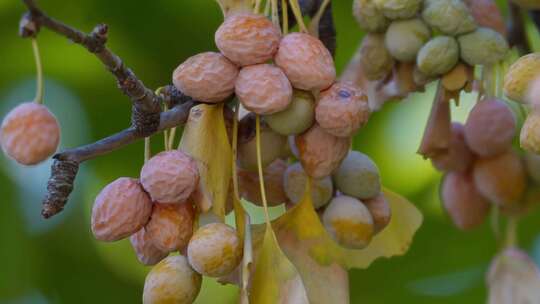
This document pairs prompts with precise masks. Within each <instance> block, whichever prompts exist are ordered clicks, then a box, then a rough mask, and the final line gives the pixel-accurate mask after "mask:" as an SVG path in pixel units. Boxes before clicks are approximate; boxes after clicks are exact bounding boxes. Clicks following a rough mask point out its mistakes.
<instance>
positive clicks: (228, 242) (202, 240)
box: [187, 223, 242, 277]
mask: <svg viewBox="0 0 540 304" xmlns="http://www.w3.org/2000/svg"><path fill="white" fill-rule="evenodd" d="M187 256H188V259H189V264H190V265H191V267H193V269H195V270H196V271H197V272H198V273H200V274H202V275H205V276H209V277H221V276H224V275H227V274H229V273H230V272H232V271H233V270H234V269H235V268H236V266H238V264H239V263H240V260H241V259H242V247H241V242H240V239H239V238H238V235H237V233H236V231H235V230H234V229H233V228H231V227H230V226H228V225H226V224H223V223H211V224H207V225H205V226H203V227H200V228H199V229H198V230H197V231H196V232H195V233H194V234H193V237H192V238H191V240H190V241H189V245H188V248H187Z"/></svg>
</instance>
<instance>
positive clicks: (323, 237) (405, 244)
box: [273, 189, 422, 268]
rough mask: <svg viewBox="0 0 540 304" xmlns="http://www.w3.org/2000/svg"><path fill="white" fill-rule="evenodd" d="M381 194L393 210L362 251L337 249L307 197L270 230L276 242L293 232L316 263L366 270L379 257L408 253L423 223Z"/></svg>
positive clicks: (406, 206) (401, 202)
mask: <svg viewBox="0 0 540 304" xmlns="http://www.w3.org/2000/svg"><path fill="white" fill-rule="evenodd" d="M383 192H384V194H385V197H386V199H387V200H388V202H389V204H390V207H391V209H392V219H391V220H390V223H389V224H388V226H387V227H386V228H385V229H384V230H383V231H381V232H380V233H379V234H377V235H376V236H375V237H374V238H373V240H372V241H371V243H370V245H369V246H368V247H367V248H365V249H360V250H356V249H346V248H343V247H341V246H339V245H338V244H337V243H336V242H335V241H334V240H333V239H332V238H331V237H330V235H329V234H328V233H327V232H326V230H325V228H324V226H323V225H322V223H321V221H320V219H319V216H318V214H317V213H316V212H315V210H314V209H313V205H312V202H311V198H310V197H309V195H307V196H306V195H304V198H303V199H302V201H301V202H300V203H299V204H298V205H297V206H295V207H294V208H293V209H291V210H289V211H288V212H287V213H285V214H284V215H283V216H281V217H280V218H278V219H277V220H276V221H275V222H274V224H273V227H274V229H275V230H276V233H277V235H278V239H280V236H281V235H282V233H295V234H296V236H297V238H298V240H299V241H300V242H302V244H305V245H306V247H307V248H309V254H310V256H311V257H312V258H314V259H315V260H316V261H317V262H318V263H319V264H323V265H324V264H331V263H334V262H337V263H339V264H341V265H342V266H343V267H346V268H367V267H368V266H369V265H370V264H371V263H372V262H373V261H374V260H375V259H377V258H379V257H387V258H389V257H392V256H396V255H402V254H404V253H405V252H407V250H408V249H409V246H410V244H411V242H412V238H413V236H414V234H415V233H416V231H417V230H418V228H420V225H421V223H422V214H421V213H420V211H419V210H418V209H417V208H416V207H415V206H414V205H412V204H411V203H410V202H408V201H407V200H406V199H405V198H403V197H401V196H399V195H398V194H395V193H393V192H391V191H389V190H386V189H385V190H384V191H383Z"/></svg>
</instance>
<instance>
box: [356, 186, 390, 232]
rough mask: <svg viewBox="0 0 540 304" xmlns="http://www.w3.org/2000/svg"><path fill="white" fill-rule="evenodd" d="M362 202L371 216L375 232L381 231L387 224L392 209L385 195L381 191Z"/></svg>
mask: <svg viewBox="0 0 540 304" xmlns="http://www.w3.org/2000/svg"><path fill="white" fill-rule="evenodd" d="M363 202H364V205H366V207H367V208H368V210H369V213H371V216H372V217H373V228H374V230H375V231H374V232H375V234H377V233H379V232H381V231H382V230H383V229H384V228H386V226H388V224H389V223H390V220H391V219H392V210H391V209H390V204H389V203H388V201H387V200H386V197H385V196H384V194H383V193H382V192H381V193H379V195H377V196H376V197H374V198H371V199H368V200H364V201H363Z"/></svg>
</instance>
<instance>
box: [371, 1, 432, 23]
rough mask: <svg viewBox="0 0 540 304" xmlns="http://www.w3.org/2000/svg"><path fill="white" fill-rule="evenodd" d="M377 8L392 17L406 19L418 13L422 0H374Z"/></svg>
mask: <svg viewBox="0 0 540 304" xmlns="http://www.w3.org/2000/svg"><path fill="white" fill-rule="evenodd" d="M374 2H375V5H377V8H378V9H379V10H380V11H382V12H383V14H384V15H385V16H386V17H388V18H390V19H406V18H411V17H413V16H415V15H416V13H417V12H418V11H419V10H420V6H421V5H422V0H374Z"/></svg>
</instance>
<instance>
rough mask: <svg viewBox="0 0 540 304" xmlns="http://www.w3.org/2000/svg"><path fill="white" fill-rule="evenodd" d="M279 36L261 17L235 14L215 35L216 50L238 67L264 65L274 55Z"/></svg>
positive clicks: (270, 22) (275, 29)
mask: <svg viewBox="0 0 540 304" xmlns="http://www.w3.org/2000/svg"><path fill="white" fill-rule="evenodd" d="M280 38H281V32H280V30H279V28H277V27H276V26H275V25H274V24H273V23H272V21H270V20H269V19H268V18H266V17H265V16H262V15H255V14H236V15H232V16H230V17H228V18H227V19H225V21H224V22H223V24H221V25H220V27H219V28H218V30H217V31H216V35H215V40H216V45H217V47H218V49H219V50H220V51H221V53H223V55H225V56H226V57H227V58H229V59H230V60H231V61H232V62H234V63H236V64H237V65H239V66H246V65H252V64H258V63H264V62H266V61H268V60H270V59H272V57H273V56H274V54H275V53H276V51H277V49H278V46H279V40H280Z"/></svg>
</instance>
